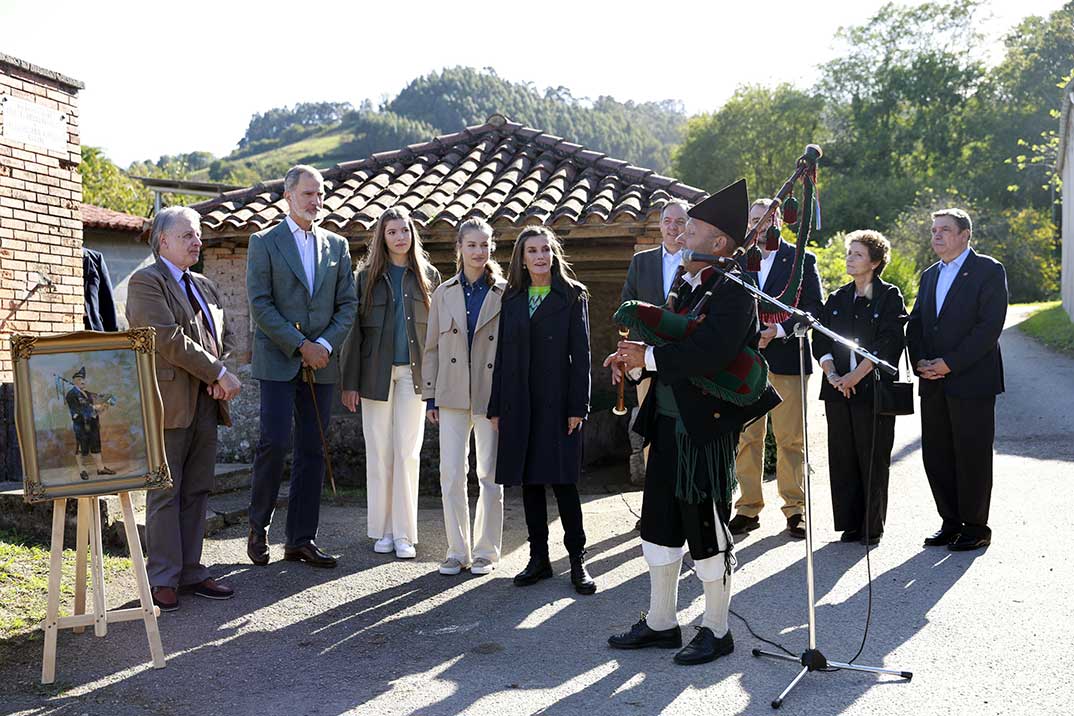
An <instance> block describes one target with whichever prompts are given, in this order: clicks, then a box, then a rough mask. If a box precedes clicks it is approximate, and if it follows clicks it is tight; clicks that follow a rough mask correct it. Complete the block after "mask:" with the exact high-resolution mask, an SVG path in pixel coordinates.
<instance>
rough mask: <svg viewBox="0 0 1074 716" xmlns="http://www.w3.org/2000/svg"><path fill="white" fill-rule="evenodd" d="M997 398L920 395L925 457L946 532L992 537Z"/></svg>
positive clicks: (923, 454) (940, 392)
mask: <svg viewBox="0 0 1074 716" xmlns="http://www.w3.org/2000/svg"><path fill="white" fill-rule="evenodd" d="M995 438H996V397H995V396H991V397H988V398H953V397H951V396H949V395H946V394H945V393H944V392H943V391H942V390H934V391H930V394H929V395H922V396H921V454H922V457H923V458H924V462H925V474H926V475H927V476H928V478H929V487H931V488H932V498H933V500H935V501H936V511H937V512H939V513H940V518H941V519H942V520H943V528H944V529H945V530H958V531H959V532H961V533H962V534H964V535H966V536H968V537H988V536H990V535H991V534H992V530H991V529H989V527H988V506H989V503H990V502H991V499H992V445H993V443H994V442H995Z"/></svg>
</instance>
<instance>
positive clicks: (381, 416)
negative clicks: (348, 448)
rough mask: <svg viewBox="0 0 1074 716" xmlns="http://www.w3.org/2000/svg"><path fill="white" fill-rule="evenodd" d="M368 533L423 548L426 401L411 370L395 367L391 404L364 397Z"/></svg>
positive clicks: (390, 395)
mask: <svg viewBox="0 0 1074 716" xmlns="http://www.w3.org/2000/svg"><path fill="white" fill-rule="evenodd" d="M362 435H363V436H364V437H365V459H366V467H365V481H366V496H367V503H366V504H367V507H368V512H369V514H368V521H369V531H368V534H369V536H370V537H372V538H373V539H380V538H381V537H384V536H385V535H388V534H390V535H392V537H394V538H395V539H408V540H410V542H411V544H417V543H418V466H419V463H420V459H421V443H422V440H423V439H424V437H425V401H423V400H422V399H421V396H420V395H418V394H417V393H415V392H414V377H413V375H412V374H411V371H410V366H409V365H397V366H393V367H392V379H391V382H390V383H389V384H388V399H387V400H369V399H367V398H362Z"/></svg>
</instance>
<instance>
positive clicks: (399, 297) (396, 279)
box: [388, 264, 410, 365]
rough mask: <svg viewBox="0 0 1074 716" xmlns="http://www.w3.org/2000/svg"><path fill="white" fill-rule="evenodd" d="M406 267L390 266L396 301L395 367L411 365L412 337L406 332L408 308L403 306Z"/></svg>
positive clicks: (393, 355) (393, 361)
mask: <svg viewBox="0 0 1074 716" xmlns="http://www.w3.org/2000/svg"><path fill="white" fill-rule="evenodd" d="M405 273H406V266H396V265H395V264H388V279H389V280H390V281H391V284H392V296H393V297H394V299H395V301H394V304H395V315H394V317H393V318H394V321H395V343H394V345H393V352H392V364H393V365H410V336H409V335H407V332H406V306H405V305H404V304H403V275H404V274H405Z"/></svg>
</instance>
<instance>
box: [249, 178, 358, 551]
mask: <svg viewBox="0 0 1074 716" xmlns="http://www.w3.org/2000/svg"><path fill="white" fill-rule="evenodd" d="M283 196H284V198H285V199H286V200H287V205H288V208H289V212H288V216H287V217H286V218H285V219H284V221H282V222H281V223H279V224H277V225H276V226H274V227H273V228H271V229H267V230H265V231H261V232H258V233H256V234H254V235H253V236H251V237H250V248H249V253H248V258H247V266H246V292H247V296H248V298H249V301H250V315H251V317H252V318H253V320H254V324H255V325H256V328H255V330H254V346H253V376H254V378H257V379H258V380H259V381H260V383H261V438H260V440H259V441H258V445H257V450H256V451H255V453H254V469H253V481H252V486H251V491H250V534H249V537H248V539H247V547H246V552H247V554H248V555H249V557H250V561H251V562H253V563H254V564H257V565H265V564H268V559H269V554H268V534H267V531H268V526H269V522H270V521H271V520H272V512H273V509H274V507H275V505H276V495H277V493H278V492H279V489H280V482H281V480H282V479H283V466H284V458H285V457H286V455H287V452H288V450H290V449H291V445H292V442H293V444H294V446H295V449H294V455H293V460H292V464H291V484H290V489H289V493H288V506H287V526H286V542H285V545H284V553H283V556H284V559H286V560H289V561H301V562H307V563H309V564H311V565H313V566H315V567H335V566H336V560H335V558H334V557H332V556H330V555H328V554H325V553H324V552H322V551H321V550H320V548H318V547H317V544H316V543H315V542H314V539H315V538H316V536H317V524H318V521H319V519H320V509H321V488H322V483H323V481H324V453H323V450H322V448H321V437H320V431H321V430H324V431H325V432H326V433H327V431H328V419H329V417H330V415H331V406H332V396H333V392H334V391H333V387H334V386H335V384H336V383H337V382H339V360H338V357H337V356H338V349H339V347H340V346H342V345H343V342H344V340H345V339H346V337H347V334H348V333H349V332H350V329H351V325H352V324H353V323H354V318H355V315H356V313H357V310H358V296H357V294H356V293H355V290H354V276H353V274H352V273H351V258H350V249H349V247H348V245H347V241H346V239H344V238H343V237H341V236H338V235H336V234H333V233H331V232H328V231H325V230H324V229H322V228H320V227H319V226H316V225H315V223H314V222H315V221H316V219H317V213H318V212H319V211H320V209H321V205H322V204H323V202H324V179H323V178H322V177H321V174H320V172H318V171H317V170H316V169H314V168H313V167H311V166H305V165H298V166H295V167H291V169H290V170H288V172H287V175H286V176H285V177H284V180H283ZM307 367H308V368H310V369H311V371H312V374H313V382H312V383H306V382H304V374H308V373H309V372H310V371H306V370H305V368H307ZM311 385H312V386H313V391H312V393H314V394H315V395H316V398H314V397H313V395H311V390H310V386H311ZM292 421H293V429H292ZM318 421H320V428H318V424H317V423H318ZM292 438H293V441H292Z"/></svg>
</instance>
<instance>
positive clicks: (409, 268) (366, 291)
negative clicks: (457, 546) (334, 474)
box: [342, 207, 440, 559]
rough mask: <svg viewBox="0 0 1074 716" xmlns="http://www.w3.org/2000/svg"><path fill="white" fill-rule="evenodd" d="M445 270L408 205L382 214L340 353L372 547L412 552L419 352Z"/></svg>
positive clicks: (409, 555)
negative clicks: (361, 442) (358, 426)
mask: <svg viewBox="0 0 1074 716" xmlns="http://www.w3.org/2000/svg"><path fill="white" fill-rule="evenodd" d="M438 283H440V273H439V272H438V271H437V270H436V268H434V267H433V265H432V264H431V263H429V257H428V255H426V253H425V250H424V249H422V247H421V237H419V236H418V230H417V227H415V226H414V222H413V221H412V220H411V219H410V215H409V214H408V213H407V211H406V209H403V208H401V207H392V208H390V209H388V210H387V211H385V212H384V213H383V214H381V215H380V218H379V219H378V220H377V224H376V227H375V228H374V229H373V238H372V239H371V240H370V242H369V253H368V255H367V256H366V259H365V261H364V262H363V263H362V265H361V266H360V267H359V268H358V282H357V291H358V317H357V320H356V321H355V322H354V327H353V328H352V329H351V334H350V337H349V338H348V339H347V349H346V352H345V355H344V357H343V380H342V383H343V384H342V388H343V394H342V399H343V405H344V406H345V407H346V408H347V410H349V411H351V412H352V413H353V412H354V411H355V410H356V409H357V407H358V401H359V399H360V400H361V402H362V435H363V436H364V438H365V450H366V495H367V501H368V508H369V509H368V513H369V517H368V520H369V528H368V534H369V537H370V538H372V539H375V540H376V543H375V544H374V545H373V549H374V551H376V552H381V553H384V554H387V553H388V552H391V551H392V550H394V551H395V556H396V557H399V558H401V559H413V558H414V556H415V555H416V552H415V550H414V545H415V544H417V542H418V465H419V461H420V457H421V446H422V440H423V438H424V436H425V421H424V420H422V413H423V408H424V406H423V405H422V401H421V385H422V381H421V356H422V345H423V344H424V342H425V329H426V325H427V323H428V320H429V299H430V296H431V294H432V292H433V289H434V288H436V285H437V284H438Z"/></svg>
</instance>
